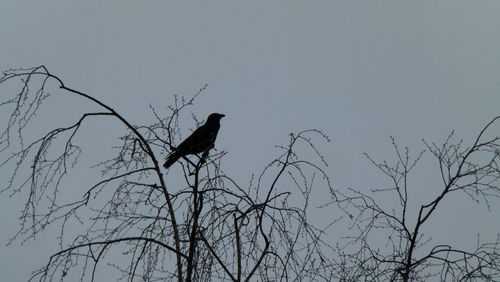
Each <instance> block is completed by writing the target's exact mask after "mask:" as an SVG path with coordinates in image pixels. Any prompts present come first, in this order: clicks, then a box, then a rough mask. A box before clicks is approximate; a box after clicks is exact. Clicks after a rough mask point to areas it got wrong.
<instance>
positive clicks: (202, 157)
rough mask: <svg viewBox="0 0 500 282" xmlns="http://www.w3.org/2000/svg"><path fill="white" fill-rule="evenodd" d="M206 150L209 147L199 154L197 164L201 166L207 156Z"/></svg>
mask: <svg viewBox="0 0 500 282" xmlns="http://www.w3.org/2000/svg"><path fill="white" fill-rule="evenodd" d="M208 151H210V148H208V149H207V150H205V151H204V152H203V154H202V155H201V158H200V161H199V162H198V166H202V165H203V164H204V163H205V160H206V159H207V157H208Z"/></svg>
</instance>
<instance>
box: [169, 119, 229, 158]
mask: <svg viewBox="0 0 500 282" xmlns="http://www.w3.org/2000/svg"><path fill="white" fill-rule="evenodd" d="M223 117H224V115H223V114H217V113H213V114H211V115H209V116H208V118H207V121H206V122H205V123H204V124H203V125H202V126H200V127H198V128H197V129H196V130H195V131H194V132H193V133H192V134H191V135H189V137H188V138H186V139H185V140H184V141H182V142H181V144H179V146H177V148H176V149H175V150H174V151H173V152H172V153H171V154H170V155H169V156H168V157H167V160H166V161H165V164H163V166H164V167H165V168H169V167H170V166H171V165H173V164H174V163H175V162H176V161H177V160H178V159H180V158H182V157H184V156H187V155H191V154H199V153H202V152H206V151H208V150H210V149H211V148H213V147H214V142H215V139H216V138H217V133H218V132H219V128H220V119H221V118H223Z"/></svg>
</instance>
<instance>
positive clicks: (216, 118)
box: [207, 113, 226, 122]
mask: <svg viewBox="0 0 500 282" xmlns="http://www.w3.org/2000/svg"><path fill="white" fill-rule="evenodd" d="M225 116H226V115H223V114H218V113H213V114H210V115H209V116H208V118H207V122H219V121H220V119H221V118H223V117H225Z"/></svg>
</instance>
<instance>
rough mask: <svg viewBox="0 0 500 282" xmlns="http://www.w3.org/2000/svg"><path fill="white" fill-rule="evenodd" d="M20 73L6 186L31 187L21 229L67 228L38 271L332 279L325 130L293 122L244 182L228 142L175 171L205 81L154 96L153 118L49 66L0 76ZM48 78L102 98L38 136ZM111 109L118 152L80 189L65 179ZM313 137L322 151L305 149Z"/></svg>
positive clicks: (8, 133)
mask: <svg viewBox="0 0 500 282" xmlns="http://www.w3.org/2000/svg"><path fill="white" fill-rule="evenodd" d="M11 82H12V83H19V84H18V85H19V86H18V89H20V90H19V91H18V92H14V94H11V95H10V96H9V95H2V101H0V106H1V107H2V108H3V111H9V113H10V114H9V118H8V120H7V122H6V127H5V130H4V131H2V133H1V135H0V153H1V155H0V156H1V157H2V158H1V159H0V168H2V169H5V170H7V169H11V174H10V175H11V177H10V178H9V179H7V181H6V182H5V183H3V184H5V185H6V186H4V187H2V188H1V191H2V192H3V193H4V194H5V193H10V194H25V195H27V200H26V202H25V205H24V208H23V209H22V216H21V225H20V229H19V230H18V232H17V233H16V234H15V235H14V237H13V240H21V241H24V240H30V239H35V237H36V236H37V235H38V234H40V233H41V232H44V231H45V230H47V229H50V228H53V227H57V228H58V230H59V235H58V244H59V247H60V250H59V251H58V252H56V253H54V254H52V255H51V256H50V258H48V262H47V264H46V265H45V266H43V267H41V268H40V269H38V270H36V271H34V272H33V275H32V277H31V279H30V280H39V281H54V280H65V279H67V280H70V281H73V280H75V279H76V278H78V279H79V280H81V281H94V280H97V281H101V280H102V279H98V278H97V277H98V275H99V273H101V274H102V273H103V272H102V269H106V268H110V269H115V270H117V271H118V273H121V276H120V277H119V278H120V279H121V280H127V281H133V280H143V281H165V280H178V281H213V280H232V281H243V280H244V281H249V280H250V279H252V278H253V279H258V280H262V281H274V280H285V281H288V280H294V281H304V280H329V279H330V275H331V273H332V271H331V267H333V265H334V263H333V260H332V259H331V257H332V256H331V255H330V254H328V253H329V252H330V251H333V249H332V248H331V247H329V246H328V245H327V244H326V243H325V242H324V241H323V237H324V236H325V232H323V230H320V229H318V228H315V227H314V226H313V225H311V224H310V223H309V222H308V220H307V212H308V210H309V197H310V195H311V193H312V191H313V187H315V186H317V185H322V186H324V187H326V188H327V189H330V190H331V191H332V193H333V189H332V187H331V184H330V181H329V178H328V176H327V175H326V174H325V172H324V170H323V167H324V166H325V165H326V162H325V161H324V160H323V157H322V155H321V154H320V153H319V152H318V150H317V149H316V147H315V145H314V144H315V142H318V141H328V138H327V137H326V136H325V135H324V134H323V133H322V132H321V131H319V130H306V131H301V132H298V133H296V134H291V135H290V137H289V141H288V143H287V144H285V145H283V146H279V147H277V148H278V150H279V152H278V155H277V156H276V158H274V159H272V160H271V161H270V163H269V164H267V165H266V166H265V168H264V169H263V171H262V172H261V173H260V174H259V175H258V177H256V178H252V181H250V183H249V184H247V185H245V186H243V185H242V184H241V183H239V181H237V180H235V179H233V178H231V177H230V176H229V175H226V174H225V173H224V171H223V169H222V167H221V165H220V164H221V161H222V160H223V158H224V156H225V155H226V152H225V151H217V152H216V153H214V154H211V155H209V156H208V157H207V158H206V159H204V158H203V159H200V158H196V157H189V158H184V159H183V160H182V163H181V164H182V167H181V168H182V172H183V174H179V175H174V174H173V173H171V174H168V175H166V174H165V170H164V169H163V168H161V167H160V165H159V164H160V163H161V162H162V160H163V157H162V156H164V154H165V152H168V151H171V150H172V149H173V148H174V147H175V144H178V141H179V140H181V133H182V132H183V130H181V126H180V125H181V123H182V122H181V121H182V120H183V119H182V118H181V117H182V116H184V115H186V113H187V112H188V109H189V107H190V106H191V105H192V104H193V103H194V101H195V99H196V97H197V96H198V95H199V94H200V93H201V92H202V91H203V90H204V89H205V88H202V89H200V91H199V92H198V93H197V94H195V95H194V96H193V97H192V98H187V99H186V98H179V97H177V96H176V97H175V100H174V102H173V105H172V106H170V107H169V108H168V109H169V111H168V112H167V111H166V113H165V115H162V114H158V112H157V111H156V110H155V109H154V108H153V107H151V112H152V114H153V115H152V116H153V117H154V119H155V121H154V122H153V123H152V124H149V125H136V124H132V122H130V121H129V120H128V119H127V118H126V117H124V116H123V115H121V114H120V113H118V112H117V111H116V110H114V109H113V108H112V107H111V106H109V105H107V104H105V103H103V102H102V101H100V100H99V99H97V98H96V97H95V96H91V95H88V94H85V93H83V92H81V91H78V90H75V89H72V88H69V87H67V86H66V85H65V84H64V83H63V81H62V80H61V79H60V78H59V77H58V76H56V75H54V74H52V73H50V72H49V71H48V70H47V68H45V67H44V66H40V67H35V68H30V69H14V70H8V71H4V72H3V76H2V77H1V78H0V85H6V84H7V83H11ZM53 83H55V84H56V86H57V87H59V89H60V90H56V89H54V86H53V85H54V84H53ZM16 85H17V84H16ZM49 89H50V90H51V91H56V92H58V93H57V94H56V95H52V96H57V95H60V96H59V99H60V97H61V96H63V95H71V96H74V97H77V98H79V99H81V101H86V102H90V103H91V104H92V105H93V106H92V107H93V110H91V111H86V112H85V111H84V112H81V113H79V114H78V118H77V119H76V120H74V121H70V120H66V119H65V118H64V117H61V118H59V120H62V122H65V123H66V125H64V126H61V127H57V128H53V129H51V130H49V131H47V132H45V133H44V134H42V135H40V136H33V135H35V133H33V132H34V131H33V128H31V127H30V126H31V125H32V124H33V123H34V121H36V120H37V118H36V116H37V114H38V113H39V112H40V108H41V105H43V104H44V103H46V101H47V100H48V99H49V98H53V97H49V96H51V95H50V94H49ZM6 96H7V98H5V97H6ZM56 98H57V97H56ZM68 107H70V108H71V109H73V108H74V109H75V111H76V110H77V109H78V107H76V106H72V105H68ZM110 118H111V119H112V120H114V121H116V126H117V128H120V127H123V128H124V132H123V134H122V136H121V137H119V140H120V144H119V145H118V146H116V147H115V148H114V152H115V153H116V155H115V156H114V157H112V158H111V159H100V160H99V161H98V164H97V167H98V168H99V169H100V170H101V175H100V176H97V177H96V178H95V181H94V183H93V184H91V185H90V186H88V187H86V188H85V190H82V187H81V186H82V185H83V184H79V183H78V182H73V181H67V180H66V179H71V175H72V173H73V172H74V171H75V168H77V167H76V165H77V164H78V161H79V157H80V156H81V153H82V152H83V148H82V147H81V146H80V145H78V144H79V142H80V140H81V139H82V137H81V132H82V128H83V127H84V125H87V124H93V123H96V122H101V121H103V120H105V119H110ZM184 133H187V132H184ZM304 145H305V146H304ZM110 149H112V148H110ZM307 149H310V150H311V151H312V152H313V153H314V154H313V157H315V158H314V159H307V158H304V156H305V155H304V154H302V153H303V150H307ZM307 155H308V156H311V154H307ZM78 169H79V171H81V168H78ZM317 175H319V176H321V177H317ZM319 181H320V182H321V183H319ZM83 188H84V187H83ZM79 191H83V192H79ZM291 191H295V192H294V193H292V192H291ZM292 198H293V201H292V200H291V199H292ZM75 226H80V227H79V228H77V229H75ZM81 226H83V228H82V227H81ZM79 230H81V232H80V231H79ZM99 270H101V272H99Z"/></svg>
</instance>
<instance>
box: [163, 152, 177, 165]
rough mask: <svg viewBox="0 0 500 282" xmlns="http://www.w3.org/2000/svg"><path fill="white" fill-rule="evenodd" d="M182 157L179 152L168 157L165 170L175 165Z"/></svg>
mask: <svg viewBox="0 0 500 282" xmlns="http://www.w3.org/2000/svg"><path fill="white" fill-rule="evenodd" d="M180 157H181V154H180V153H179V152H178V151H175V152H173V153H172V154H170V155H169V156H168V157H167V160H166V161H165V163H164V164H163V167H164V168H169V167H170V166H171V165H173V164H174V163H175V162H176V161H177V160H178V159H179V158H180Z"/></svg>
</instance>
